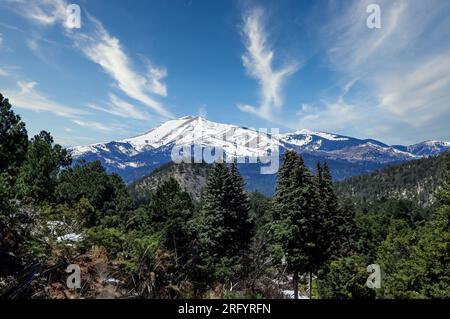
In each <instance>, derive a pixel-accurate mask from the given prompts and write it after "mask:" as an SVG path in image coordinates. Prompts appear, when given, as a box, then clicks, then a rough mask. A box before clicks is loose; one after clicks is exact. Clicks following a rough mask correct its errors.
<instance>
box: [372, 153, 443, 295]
mask: <svg viewBox="0 0 450 319" xmlns="http://www.w3.org/2000/svg"><path fill="white" fill-rule="evenodd" d="M444 168H445V170H444V178H443V184H442V187H441V189H440V190H439V192H438V194H437V199H438V204H439V206H438V208H437V210H436V212H435V214H434V216H433V218H432V220H431V221H430V222H428V223H427V224H426V225H425V226H422V227H418V228H416V229H412V228H410V227H409V225H408V224H407V222H406V221H405V220H398V221H397V222H396V223H395V224H393V227H391V231H390V232H389V235H388V236H387V238H386V240H385V241H383V242H382V244H381V245H380V247H379V249H378V253H377V261H378V263H379V264H380V266H381V267H382V269H383V270H384V272H385V276H384V278H383V287H382V288H383V289H382V291H381V292H380V293H379V294H380V296H382V297H386V298H449V297H450V272H449V269H450V155H448V154H447V155H446V157H445V161H444Z"/></svg>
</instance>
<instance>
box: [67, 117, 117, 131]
mask: <svg viewBox="0 0 450 319" xmlns="http://www.w3.org/2000/svg"><path fill="white" fill-rule="evenodd" d="M72 122H73V123H75V124H77V125H79V126H82V127H86V128H91V129H95V130H99V131H104V132H111V131H115V130H117V129H118V127H117V126H115V125H107V124H104V123H100V122H97V121H85V120H76V119H74V120H72Z"/></svg>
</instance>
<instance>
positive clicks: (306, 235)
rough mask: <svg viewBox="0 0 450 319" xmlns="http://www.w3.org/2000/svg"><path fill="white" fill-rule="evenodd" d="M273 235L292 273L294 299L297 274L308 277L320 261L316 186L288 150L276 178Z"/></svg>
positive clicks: (301, 163)
mask: <svg viewBox="0 0 450 319" xmlns="http://www.w3.org/2000/svg"><path fill="white" fill-rule="evenodd" d="M274 210H275V212H274V225H273V232H274V238H275V241H276V248H277V249H278V250H279V251H280V252H281V253H282V255H283V257H284V259H285V262H286V265H287V268H288V270H289V271H290V272H292V273H293V285H294V298H298V279H299V273H306V272H308V273H309V274H310V283H311V278H312V276H311V274H312V273H313V272H314V271H315V269H317V265H318V264H319V263H320V262H321V252H320V248H321V245H320V237H321V235H320V228H317V226H318V225H319V224H320V222H321V220H320V217H321V214H320V211H319V205H318V190H317V184H316V182H315V181H314V178H313V177H312V175H311V173H310V172H309V170H308V169H307V168H306V166H305V164H304V162H303V159H302V158H301V157H299V156H298V155H297V154H296V153H295V152H293V151H288V152H286V154H285V156H284V162H283V166H282V167H281V169H280V171H279V175H278V182H277V189H276V195H275V198H274Z"/></svg>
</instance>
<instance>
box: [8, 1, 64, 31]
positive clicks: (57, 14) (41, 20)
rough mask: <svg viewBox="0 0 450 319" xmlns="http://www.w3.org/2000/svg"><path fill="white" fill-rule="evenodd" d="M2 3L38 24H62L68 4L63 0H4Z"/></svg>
mask: <svg viewBox="0 0 450 319" xmlns="http://www.w3.org/2000/svg"><path fill="white" fill-rule="evenodd" d="M3 4H4V5H5V6H8V7H9V8H10V9H12V10H14V11H16V12H17V13H18V14H20V15H22V16H24V17H26V18H28V19H30V20H31V21H34V22H36V23H38V24H40V25H45V26H50V25H53V24H56V23H62V24H64V23H65V21H66V17H67V13H66V8H67V5H68V4H67V3H66V2H65V1H63V0H40V1H35V0H32V1H29V0H4V3H3Z"/></svg>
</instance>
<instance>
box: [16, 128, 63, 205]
mask: <svg viewBox="0 0 450 319" xmlns="http://www.w3.org/2000/svg"><path fill="white" fill-rule="evenodd" d="M70 164H71V158H70V155H68V154H67V151H66V150H65V149H63V148H62V147H61V146H60V145H58V144H55V145H54V144H53V138H52V137H51V135H50V133H48V132H45V131H42V132H41V133H40V134H39V135H36V136H35V137H34V138H33V139H31V142H30V144H29V146H28V151H27V156H26V159H25V162H24V163H23V165H22V166H21V168H20V172H19V176H18V178H17V184H16V188H17V194H18V195H19V197H21V198H23V199H28V200H31V201H34V202H41V201H46V200H51V199H52V198H53V196H54V190H55V188H56V185H57V175H58V173H59V171H60V169H61V168H64V167H67V166H69V165H70Z"/></svg>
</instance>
